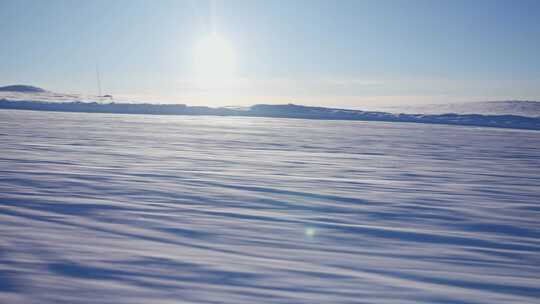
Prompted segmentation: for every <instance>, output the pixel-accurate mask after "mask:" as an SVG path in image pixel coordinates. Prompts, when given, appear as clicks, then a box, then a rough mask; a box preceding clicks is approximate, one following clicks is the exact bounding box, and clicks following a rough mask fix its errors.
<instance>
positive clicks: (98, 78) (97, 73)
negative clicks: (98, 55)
mask: <svg viewBox="0 0 540 304" xmlns="http://www.w3.org/2000/svg"><path fill="white" fill-rule="evenodd" d="M96 76H97V85H98V97H99V98H101V97H102V94H101V77H100V76H99V65H97V64H96Z"/></svg>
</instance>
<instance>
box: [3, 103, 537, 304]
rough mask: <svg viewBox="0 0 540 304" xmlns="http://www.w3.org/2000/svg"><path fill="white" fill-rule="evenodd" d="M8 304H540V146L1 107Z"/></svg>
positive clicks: (348, 125)
mask: <svg viewBox="0 0 540 304" xmlns="http://www.w3.org/2000/svg"><path fill="white" fill-rule="evenodd" d="M0 151H1V154H0V303H235V304H238V303H490V304H493V303H538V298H539V297H540V221H539V219H540V203H539V202H540V174H539V168H540V132H538V131H524V130H506V129H496V128H477V127H459V126H445V125H428V124H407V123H388V122H359V121H319V120H302V119H276V118H274V119H272V118H248V117H223V118H220V117H203V116H197V117H191V116H157V115H153V116H151V115H148V116H145V115H115V114H87V113H49V112H34V111H15V110H0Z"/></svg>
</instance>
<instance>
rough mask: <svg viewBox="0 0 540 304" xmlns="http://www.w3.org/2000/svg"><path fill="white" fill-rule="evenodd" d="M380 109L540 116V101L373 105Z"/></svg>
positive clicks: (400, 111) (396, 111)
mask: <svg viewBox="0 0 540 304" xmlns="http://www.w3.org/2000/svg"><path fill="white" fill-rule="evenodd" d="M372 109H377V110H379V111H388V112H393V113H409V114H418V113H424V114H445V113H455V114H482V115H517V116H525V117H540V102H538V101H527V100H507V101H479V102H464V103H446V104H429V105H416V106H414V105H406V106H394V107H378V108H377V107H373V108H372Z"/></svg>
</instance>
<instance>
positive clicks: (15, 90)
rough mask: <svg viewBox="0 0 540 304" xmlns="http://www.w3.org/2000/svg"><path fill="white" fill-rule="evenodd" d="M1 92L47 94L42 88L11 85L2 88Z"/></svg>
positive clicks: (0, 88)
mask: <svg viewBox="0 0 540 304" xmlns="http://www.w3.org/2000/svg"><path fill="white" fill-rule="evenodd" d="M0 92H13V93H45V92H47V90H44V89H42V88H38V87H34V86H29V85H21V84H18V85H10V86H5V87H0Z"/></svg>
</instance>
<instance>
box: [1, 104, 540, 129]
mask: <svg viewBox="0 0 540 304" xmlns="http://www.w3.org/2000/svg"><path fill="white" fill-rule="evenodd" d="M0 109H13V110H37V111H61V112H87V113H122V114H159V115H216V116H248V117H279V118H304V119H331V120H361V121H386V122H414V123H428V124H447V125H465V126H482V127H499V128H515V129H530V130H540V117H525V116H517V115H481V114H394V113H388V112H374V111H360V110H346V109H333V108H323V107H309V106H302V105H295V104H285V105H264V104H261V105H254V106H251V107H249V108H245V109H231V108H209V107H201V106H186V105H183V104H182V105H180V104H148V103H147V104H128V103H115V102H110V103H97V102H80V101H76V102H39V101H25V100H18V101H12V100H8V99H0Z"/></svg>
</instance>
